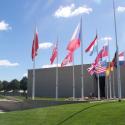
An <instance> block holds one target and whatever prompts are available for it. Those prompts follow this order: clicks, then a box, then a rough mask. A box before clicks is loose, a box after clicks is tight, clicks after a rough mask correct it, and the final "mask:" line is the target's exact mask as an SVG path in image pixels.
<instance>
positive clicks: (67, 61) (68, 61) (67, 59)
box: [61, 52, 73, 67]
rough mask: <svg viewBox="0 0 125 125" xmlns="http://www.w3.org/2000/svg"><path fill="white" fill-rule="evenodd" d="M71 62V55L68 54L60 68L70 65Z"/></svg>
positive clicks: (70, 53)
mask: <svg viewBox="0 0 125 125" xmlns="http://www.w3.org/2000/svg"><path fill="white" fill-rule="evenodd" d="M72 61H73V53H72V52H69V53H68V55H67V56H66V57H65V58H64V60H63V61H62V64H61V67H64V66H65V65H67V64H68V63H71V62H72Z"/></svg>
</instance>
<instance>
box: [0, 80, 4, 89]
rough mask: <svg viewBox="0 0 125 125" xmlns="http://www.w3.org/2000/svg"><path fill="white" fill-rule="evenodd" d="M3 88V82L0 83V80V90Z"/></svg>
mask: <svg viewBox="0 0 125 125" xmlns="http://www.w3.org/2000/svg"><path fill="white" fill-rule="evenodd" d="M2 90H3V84H2V82H1V81H0V91H2Z"/></svg>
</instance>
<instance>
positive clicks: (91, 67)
mask: <svg viewBox="0 0 125 125" xmlns="http://www.w3.org/2000/svg"><path fill="white" fill-rule="evenodd" d="M87 71H88V73H89V74H90V75H91V76H92V75H93V74H94V73H95V66H94V64H92V65H91V66H90V67H89V68H88V69H87Z"/></svg>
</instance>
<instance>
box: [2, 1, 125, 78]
mask: <svg viewBox="0 0 125 125" xmlns="http://www.w3.org/2000/svg"><path fill="white" fill-rule="evenodd" d="M115 9H116V16H117V29H118V44H119V50H120V51H124V50H125V41H124V40H125V1H124V0H116V8H115ZM81 16H82V18H83V27H82V28H83V32H82V35H83V46H84V49H83V53H84V63H91V62H93V60H94V58H95V56H96V54H95V55H93V56H92V57H90V56H89V54H86V53H85V52H84V50H85V48H86V47H87V46H88V44H89V43H90V42H91V41H92V40H93V39H94V37H95V33H96V30H97V31H98V37H99V48H100V49H101V47H102V45H103V44H104V42H105V41H106V40H109V41H110V55H111V58H112V57H113V55H114V52H115V37H114V22H113V9H112V0H44V1H43V0H20V1H19V0H0V80H12V79H14V78H17V79H21V78H22V77H23V76H24V75H26V74H27V70H28V69H31V68H32V60H31V46H32V40H33V35H34V30H35V26H36V25H37V28H38V33H39V44H40V49H39V53H38V56H37V58H36V68H45V67H49V66H50V61H49V60H50V56H51V51H52V46H53V43H54V42H56V40H57V37H58V38H59V63H61V62H62V60H63V59H64V57H65V56H66V53H67V51H66V46H67V44H68V42H69V41H70V39H71V36H72V33H73V31H74V29H75V27H76V26H77V24H78V23H79V20H80V18H81ZM75 64H80V49H78V50H77V51H76V52H75ZM54 66H55V65H54Z"/></svg>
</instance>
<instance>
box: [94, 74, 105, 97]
mask: <svg viewBox="0 0 125 125" xmlns="http://www.w3.org/2000/svg"><path fill="white" fill-rule="evenodd" d="M95 80H96V81H95V84H96V87H95V90H96V93H97V94H96V95H97V96H98V78H97V76H96V75H95ZM99 85H100V97H102V98H103V97H105V76H99Z"/></svg>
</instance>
